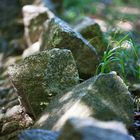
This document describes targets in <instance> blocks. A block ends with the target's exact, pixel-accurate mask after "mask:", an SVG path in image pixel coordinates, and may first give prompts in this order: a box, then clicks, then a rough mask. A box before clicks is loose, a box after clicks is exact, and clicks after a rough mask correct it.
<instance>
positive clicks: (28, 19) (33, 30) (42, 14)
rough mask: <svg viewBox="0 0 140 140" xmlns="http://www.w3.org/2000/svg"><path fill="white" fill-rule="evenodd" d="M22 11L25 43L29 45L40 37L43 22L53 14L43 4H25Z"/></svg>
mask: <svg viewBox="0 0 140 140" xmlns="http://www.w3.org/2000/svg"><path fill="white" fill-rule="evenodd" d="M22 11H23V21H24V26H25V30H24V32H25V33H24V34H25V40H26V42H27V45H28V46H30V45H32V44H33V43H35V42H36V41H38V39H39V38H40V35H41V33H42V30H43V27H42V26H43V23H44V22H45V21H46V20H47V19H49V18H51V17H53V16H54V15H53V14H52V12H51V11H49V9H48V8H46V7H43V6H35V5H25V6H24V7H23V8H22Z"/></svg>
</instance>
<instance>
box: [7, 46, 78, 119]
mask: <svg viewBox="0 0 140 140" xmlns="http://www.w3.org/2000/svg"><path fill="white" fill-rule="evenodd" d="M8 73H9V75H10V78H11V81H12V83H13V84H14V86H15V87H16V89H17V92H18V94H19V96H20V97H21V101H22V103H23V105H24V106H25V108H26V110H27V112H28V113H30V114H31V115H34V117H37V116H38V115H39V114H40V113H41V112H42V111H43V110H44V108H45V107H46V106H47V104H48V103H49V101H50V100H51V98H52V97H53V96H55V95H56V94H58V93H61V92H62V91H66V90H68V89H69V88H72V87H73V86H75V85H76V84H77V83H78V82H79V76H78V71H77V68H76V64H75V61H74V59H73V56H72V53H71V51H69V50H66V49H56V48H55V49H52V50H49V51H43V52H41V53H38V54H36V55H32V56H30V57H27V58H25V59H24V60H23V61H22V62H21V63H20V64H17V65H12V66H10V67H9V69H8Z"/></svg>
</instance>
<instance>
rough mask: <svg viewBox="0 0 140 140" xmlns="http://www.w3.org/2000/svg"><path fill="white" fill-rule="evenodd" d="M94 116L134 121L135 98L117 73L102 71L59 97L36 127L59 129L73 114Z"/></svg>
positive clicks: (126, 122) (75, 115) (128, 123)
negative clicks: (103, 72)
mask: <svg viewBox="0 0 140 140" xmlns="http://www.w3.org/2000/svg"><path fill="white" fill-rule="evenodd" d="M89 116H91V117H94V118H97V119H99V120H104V121H110V120H117V121H121V122H123V123H125V124H126V125H127V126H128V127H129V126H130V125H131V124H132V121H133V100H132V98H131V95H130V93H129V91H128V89H127V87H126V85H125V84H124V83H123V81H122V79H121V78H120V77H118V76H117V75H116V74H115V73H109V74H100V75H99V76H96V77H93V78H91V79H89V80H87V81H85V82H83V83H81V84H79V85H77V86H76V87H75V88H73V89H72V90H71V91H69V92H68V93H66V94H65V95H61V94H60V95H59V96H56V98H55V99H54V100H53V101H52V102H51V104H50V105H49V106H48V107H47V109H46V111H44V113H43V114H42V115H41V117H40V118H39V119H38V121H37V122H36V124H35V127H37V128H38V127H40V128H45V129H52V130H59V128H61V127H62V125H63V124H64V123H65V121H66V120H67V119H68V118H70V117H79V118H85V117H89Z"/></svg>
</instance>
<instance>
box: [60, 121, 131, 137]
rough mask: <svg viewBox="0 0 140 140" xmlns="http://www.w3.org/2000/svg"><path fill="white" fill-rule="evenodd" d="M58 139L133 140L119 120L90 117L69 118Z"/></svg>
mask: <svg viewBox="0 0 140 140" xmlns="http://www.w3.org/2000/svg"><path fill="white" fill-rule="evenodd" d="M58 140H133V139H132V137H131V136H129V135H128V133H127V130H126V128H125V126H124V125H123V124H122V123H120V122H115V121H114V122H113V121H111V122H101V121H97V120H95V119H92V118H86V119H78V118H71V119H69V120H68V121H67V122H66V123H65V125H64V126H63V129H62V132H61V134H60V136H59V137H58Z"/></svg>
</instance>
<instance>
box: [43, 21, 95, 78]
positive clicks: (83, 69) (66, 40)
mask: <svg viewBox="0 0 140 140" xmlns="http://www.w3.org/2000/svg"><path fill="white" fill-rule="evenodd" d="M51 48H67V49H70V50H71V51H72V54H73V56H74V58H75V60H76V64H77V67H78V70H79V74H80V75H82V76H83V77H84V76H85V75H90V76H91V75H93V74H94V73H95V70H96V65H97V64H98V58H97V55H96V50H95V48H94V47H93V46H91V45H90V44H88V42H87V40H85V39H84V38H83V37H82V36H81V35H80V34H79V33H77V32H74V31H73V30H72V29H71V28H70V27H69V25H68V24H67V23H65V22H64V21H62V20H61V19H59V18H53V19H51V20H48V21H47V22H45V26H44V33H43V36H42V44H41V50H45V49H51Z"/></svg>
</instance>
